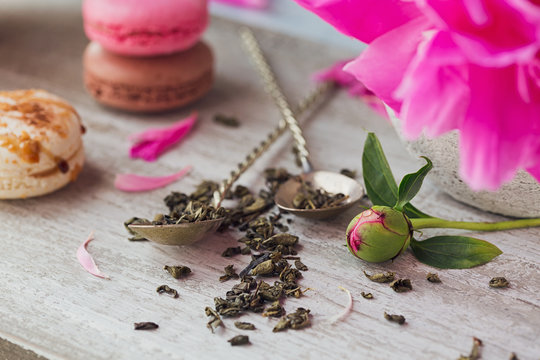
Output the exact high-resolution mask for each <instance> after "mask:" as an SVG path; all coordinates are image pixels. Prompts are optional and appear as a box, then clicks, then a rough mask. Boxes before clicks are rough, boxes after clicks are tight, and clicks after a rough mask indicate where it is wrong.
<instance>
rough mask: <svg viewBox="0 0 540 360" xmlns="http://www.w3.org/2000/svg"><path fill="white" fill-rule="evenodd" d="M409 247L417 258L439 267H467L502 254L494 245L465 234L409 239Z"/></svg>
mask: <svg viewBox="0 0 540 360" xmlns="http://www.w3.org/2000/svg"><path fill="white" fill-rule="evenodd" d="M411 249H412V251H413V253H414V255H415V256H416V258H417V259H418V260H420V261H421V262H423V263H424V264H427V265H430V266H433V267H437V268H441V269H468V268H471V267H474V266H478V265H482V264H485V263H487V262H489V261H491V260H492V259H493V258H495V257H496V256H498V255H500V254H502V251H501V250H500V249H499V248H498V247H496V246H495V245H493V244H491V243H489V242H487V241H484V240H480V239H475V238H471V237H467V236H435V237H432V238H429V239H427V240H424V241H416V240H414V239H411Z"/></svg>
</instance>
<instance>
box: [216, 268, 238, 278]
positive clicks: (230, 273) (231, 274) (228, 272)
mask: <svg viewBox="0 0 540 360" xmlns="http://www.w3.org/2000/svg"><path fill="white" fill-rule="evenodd" d="M238 278H239V276H238V274H237V273H236V271H234V265H227V266H225V275H222V276H220V277H219V281H220V282H224V281H227V280H230V279H238Z"/></svg>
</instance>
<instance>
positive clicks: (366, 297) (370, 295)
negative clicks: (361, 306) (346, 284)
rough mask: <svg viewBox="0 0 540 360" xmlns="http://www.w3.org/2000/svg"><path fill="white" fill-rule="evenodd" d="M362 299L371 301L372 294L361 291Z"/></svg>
mask: <svg viewBox="0 0 540 360" xmlns="http://www.w3.org/2000/svg"><path fill="white" fill-rule="evenodd" d="M362 297H363V298H364V299H373V294H372V293H365V292H363V291H362Z"/></svg>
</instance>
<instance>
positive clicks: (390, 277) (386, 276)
mask: <svg viewBox="0 0 540 360" xmlns="http://www.w3.org/2000/svg"><path fill="white" fill-rule="evenodd" d="M364 275H366V277H367V278H368V279H369V280H371V281H373V282H376V283H388V282H391V281H394V275H395V274H394V273H393V272H387V273H377V274H373V275H369V274H368V273H367V272H365V271H364Z"/></svg>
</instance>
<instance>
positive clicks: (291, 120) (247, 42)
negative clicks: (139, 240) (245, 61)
mask: <svg viewBox="0 0 540 360" xmlns="http://www.w3.org/2000/svg"><path fill="white" fill-rule="evenodd" d="M240 36H241V37H242V40H243V42H244V47H245V48H246V50H247V51H248V53H249V54H250V55H251V57H252V59H253V62H254V63H255V65H256V66H257V70H258V71H259V74H260V75H261V77H262V79H263V81H264V84H265V89H266V91H267V92H268V93H269V94H270V95H271V96H272V98H273V99H274V102H275V103H276V105H277V106H278V108H279V111H280V112H281V116H282V118H283V119H284V120H285V121H286V123H287V125H288V126H289V130H291V133H292V136H293V138H294V141H295V143H296V148H297V149H298V155H299V157H300V161H301V162H302V167H303V170H304V172H310V171H312V170H313V169H312V166H311V163H310V162H309V151H308V149H307V145H306V139H305V138H304V136H303V135H302V129H301V128H300V126H299V125H298V121H297V120H296V118H295V116H294V113H293V111H292V110H291V108H290V106H289V103H288V102H287V99H286V98H285V95H284V94H283V91H282V90H281V88H280V87H279V85H278V83H277V80H276V77H275V75H274V73H273V72H272V69H271V68H270V65H269V64H268V62H267V61H266V59H265V58H264V55H263V53H262V50H261V48H260V46H259V44H258V42H257V39H255V36H254V35H253V32H251V30H249V29H248V28H242V29H241V30H240Z"/></svg>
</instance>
